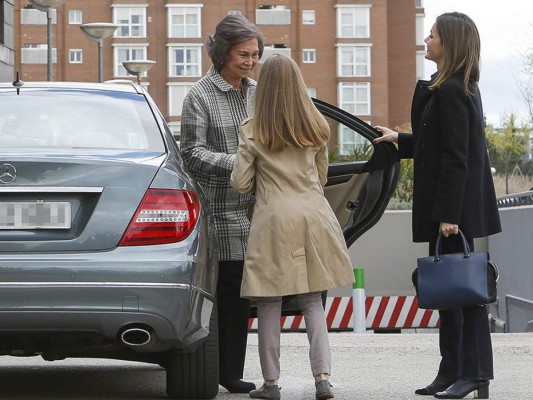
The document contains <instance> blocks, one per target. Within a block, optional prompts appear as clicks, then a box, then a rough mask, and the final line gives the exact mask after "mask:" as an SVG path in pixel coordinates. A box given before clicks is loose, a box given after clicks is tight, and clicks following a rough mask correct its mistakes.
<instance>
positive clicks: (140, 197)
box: [0, 82, 398, 399]
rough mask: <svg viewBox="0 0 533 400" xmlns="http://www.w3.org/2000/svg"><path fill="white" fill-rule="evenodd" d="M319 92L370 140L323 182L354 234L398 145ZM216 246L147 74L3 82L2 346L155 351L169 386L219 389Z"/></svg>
mask: <svg viewBox="0 0 533 400" xmlns="http://www.w3.org/2000/svg"><path fill="white" fill-rule="evenodd" d="M316 104H317V107H318V108H319V109H320V111H321V112H322V113H323V114H324V115H326V116H327V117H328V119H329V121H330V124H331V127H332V130H334V131H335V135H339V134H342V135H344V137H349V138H351V139H350V140H351V141H353V143H359V142H361V143H362V142H366V143H367V144H368V143H370V146H369V148H370V149H371V152H370V154H368V157H364V159H361V160H355V161H350V162H340V163H335V164H332V165H331V166H330V170H329V180H328V186H327V187H326V191H325V192H326V196H327V197H328V200H329V201H330V203H331V204H332V207H333V209H334V211H335V212H336V214H337V217H338V219H339V221H340V222H341V225H342V226H343V230H344V233H345V236H346V240H347V243H348V244H351V243H352V242H353V241H355V240H356V239H357V237H359V236H360V235H361V234H363V233H364V232H365V231H367V230H368V229H370V227H371V226H373V225H374V224H375V223H376V222H377V221H378V220H379V218H380V217H381V215H382V214H383V211H384V210H385V207H386V205H387V202H388V200H389V198H390V196H391V194H392V192H393V190H394V188H395V185H396V179H397V177H398V162H397V160H396V150H395V148H394V146H393V145H391V144H390V143H389V144H387V143H382V144H379V145H377V146H372V145H371V140H372V139H373V138H374V137H376V136H377V133H376V132H375V131H374V130H373V129H372V128H371V127H369V126H368V125H367V124H365V123H364V122H362V121H360V120H358V119H357V118H355V117H353V116H352V115H351V114H349V113H347V112H344V111H342V110H339V109H338V108H336V107H333V106H330V105H328V104H326V103H323V102H320V101H318V100H317V101H316ZM217 250H218V249H217V240H216V232H215V230H214V228H213V224H212V221H211V214H210V211H209V206H208V204H207V202H206V200H205V198H204V196H203V194H202V191H201V189H200V188H199V186H198V185H197V183H196V182H195V181H194V179H193V178H192V177H191V175H190V174H189V173H188V171H187V169H186V167H185V165H184V164H183V161H182V159H181V158H180V155H179V151H178V146H177V144H176V142H175V140H174V138H173V136H172V134H171V132H170V130H169V128H168V126H167V124H166V122H165V121H164V119H163V118H162V116H161V113H160V112H159V110H158V109H157V107H156V105H155V103H154V101H153V100H152V99H151V98H150V96H149V95H148V93H147V92H146V91H145V90H144V89H143V88H142V87H140V86H138V85H134V84H110V83H109V84H107V83H103V84H87V83H85V84H81V83H65V82H46V83H26V84H24V85H22V83H19V82H14V84H13V85H12V84H0V355H11V356H41V357H43V358H44V359H45V360H50V361H53V360H59V359H63V358H66V357H100V358H114V359H123V360H132V361H142V362H148V363H154V364H159V365H161V366H162V367H163V368H165V369H166V376H167V394H168V396H169V397H170V398H176V399H210V398H214V397H216V395H217V394H218V389H219V386H218V341H217V316H216V302H215V288H216V280H217V273H218V269H217V268H218V264H217V258H218V251H217ZM289 300H290V299H289ZM286 308H287V310H286V312H287V313H290V312H298V310H296V311H294V310H292V311H291V309H290V308H291V307H290V301H288V303H287V306H286Z"/></svg>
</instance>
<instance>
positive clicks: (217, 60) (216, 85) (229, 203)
mask: <svg viewBox="0 0 533 400" xmlns="http://www.w3.org/2000/svg"><path fill="white" fill-rule="evenodd" d="M206 47H207V51H208V54H209V56H210V58H211V60H212V61H213V66H212V67H211V68H210V69H209V71H208V72H207V74H206V75H205V76H204V77H203V78H202V79H200V81H198V82H197V83H196V84H195V85H194V86H193V87H192V88H191V90H190V92H189V93H188V94H187V96H186V97H185V100H184V103H183V113H182V122H181V141H180V144H181V153H182V155H183V158H184V160H185V162H186V164H187V166H188V168H189V170H190V172H191V173H192V174H193V175H194V177H195V178H196V180H197V181H198V183H199V184H200V186H201V187H202V189H203V190H204V192H205V195H206V196H207V199H208V200H209V203H210V207H211V211H212V212H213V216H214V222H215V227H216V230H217V235H218V239H219V245H220V249H219V260H220V262H219V278H218V284H217V305H218V319H219V325H218V330H219V370H220V379H219V382H220V384H221V385H222V386H224V387H225V388H226V389H227V390H228V391H230V392H233V393H248V392H249V391H250V390H253V389H255V385H254V384H253V383H250V382H245V381H242V378H243V371H244V360H245V354H246V341H247V334H248V318H249V308H250V304H249V300H247V299H243V298H241V297H240V287H241V280H242V272H243V265H244V254H245V251H246V242H247V240H248V233H249V230H250V220H249V219H248V216H247V210H248V204H249V203H250V200H251V195H250V194H238V193H237V192H235V191H234V190H233V188H232V187H231V184H230V176H231V172H232V170H233V163H234V161H235V157H236V152H237V147H238V136H237V135H238V130H239V124H240V123H241V122H242V121H243V120H244V119H245V118H247V117H248V116H249V114H250V112H251V111H252V109H253V98H254V94H255V81H254V80H252V79H250V78H249V74H250V72H251V71H252V70H253V68H254V67H255V65H256V64H257V62H258V61H259V59H260V58H261V55H262V53H263V36H262V34H261V32H260V31H259V30H258V29H257V28H256V27H255V26H254V25H253V24H251V23H250V22H249V21H248V20H246V19H245V18H244V17H242V16H240V15H228V16H226V17H225V18H224V19H222V20H221V21H220V22H219V23H218V25H217V27H216V30H215V34H214V35H212V36H209V37H208V39H207V44H206Z"/></svg>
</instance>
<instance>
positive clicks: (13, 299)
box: [0, 282, 213, 349]
mask: <svg viewBox="0 0 533 400" xmlns="http://www.w3.org/2000/svg"><path fill="white" fill-rule="evenodd" d="M212 307H213V300H212V298H211V297H210V296H208V295H207V294H206V293H205V292H204V291H202V290H201V289H199V288H196V287H193V286H191V285H186V284H163V285H162V284H151V285H147V284H134V283H126V282H124V283H106V282H85V283H78V284H75V285H73V284H72V282H69V283H60V282H56V283H53V284H51V283H46V284H45V283H36V282H27V283H17V284H13V283H10V284H7V283H5V282H1V283H0V334H1V333H8V332H9V333H14V332H29V331H31V332H33V333H36V332H39V331H40V332H92V333H96V334H98V335H101V336H102V338H104V339H106V340H111V341H112V340H120V334H121V332H123V331H124V330H125V329H128V328H129V327H143V328H145V329H146V330H148V331H151V332H152V333H153V335H154V337H155V338H156V340H157V342H158V346H159V347H158V348H159V349H165V348H171V347H179V348H185V349H186V348H188V347H189V346H193V345H194V343H195V342H197V341H198V340H200V339H202V338H204V337H206V336H207V334H208V329H209V317H210V315H211V311H212Z"/></svg>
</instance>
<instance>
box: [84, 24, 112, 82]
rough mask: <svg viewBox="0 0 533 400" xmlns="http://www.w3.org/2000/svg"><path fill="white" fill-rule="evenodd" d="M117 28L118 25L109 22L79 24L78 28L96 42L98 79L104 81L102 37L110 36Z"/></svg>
mask: <svg viewBox="0 0 533 400" xmlns="http://www.w3.org/2000/svg"><path fill="white" fill-rule="evenodd" d="M117 28H118V25H115V24H112V23H109V22H93V23H90V24H82V25H80V29H81V30H82V31H83V33H85V36H87V39H89V40H92V41H93V42H96V43H98V81H99V82H103V81H104V72H103V69H104V62H103V47H104V39H105V38H106V37H109V36H111V35H112V34H113V33H114V32H115V31H116V30H117Z"/></svg>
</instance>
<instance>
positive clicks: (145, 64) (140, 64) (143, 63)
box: [122, 60, 155, 85]
mask: <svg viewBox="0 0 533 400" xmlns="http://www.w3.org/2000/svg"><path fill="white" fill-rule="evenodd" d="M154 64H155V61H152V60H130V61H123V62H122V65H123V66H124V68H126V71H128V72H129V73H130V74H131V75H136V76H137V83H138V84H139V85H140V84H141V75H142V74H143V73H144V72H146V71H148V70H149V69H150V68H152V67H153V66H154Z"/></svg>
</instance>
